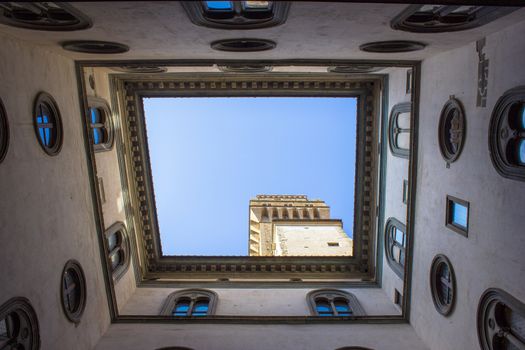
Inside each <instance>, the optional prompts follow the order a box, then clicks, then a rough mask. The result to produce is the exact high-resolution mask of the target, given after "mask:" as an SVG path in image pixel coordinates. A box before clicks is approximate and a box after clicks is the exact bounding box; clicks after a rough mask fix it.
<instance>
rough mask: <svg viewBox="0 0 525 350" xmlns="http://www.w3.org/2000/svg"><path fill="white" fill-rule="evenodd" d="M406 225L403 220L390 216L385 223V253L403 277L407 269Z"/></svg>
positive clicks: (393, 268) (391, 265)
mask: <svg viewBox="0 0 525 350" xmlns="http://www.w3.org/2000/svg"><path fill="white" fill-rule="evenodd" d="M405 251H406V227H405V225H404V224H403V223H401V221H399V220H397V219H395V218H389V219H388V220H387V222H386V225H385V253H386V259H387V262H388V265H389V266H390V267H391V268H392V270H393V271H394V272H395V273H396V274H397V275H398V276H399V277H400V278H401V279H403V275H404V271H405Z"/></svg>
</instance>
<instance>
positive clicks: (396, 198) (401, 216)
mask: <svg viewBox="0 0 525 350" xmlns="http://www.w3.org/2000/svg"><path fill="white" fill-rule="evenodd" d="M407 70H408V69H406V68H395V69H392V70H391V71H390V72H389V75H388V121H390V115H391V112H392V108H393V107H394V106H395V105H397V104H399V103H403V102H410V101H411V94H407V93H406V80H407ZM387 128H388V123H387ZM387 134H388V129H387ZM383 142H385V144H386V146H387V151H386V181H385V211H384V213H385V220H384V224H386V221H387V220H388V218H390V217H393V218H396V219H398V220H399V221H401V222H402V223H404V224H406V215H407V206H406V204H404V203H403V180H408V164H409V161H408V159H406V158H400V157H396V156H394V155H392V152H391V151H390V147H389V146H388V136H387V138H386V139H385V140H383ZM380 230H381V231H380V232H381V234H382V236H381V237H384V236H383V235H384V233H385V228H384V225H383V227H381V228H380ZM383 242H384V239H383ZM385 249H386V247H385ZM382 277H383V279H382V287H383V290H384V291H385V293H386V294H387V295H388V297H389V298H390V300H391V301H392V302H393V301H394V290H395V289H397V290H398V291H399V292H400V293H402V294H404V291H403V280H402V279H401V278H399V276H398V275H396V274H395V273H394V271H393V270H392V268H391V267H390V266H389V265H388V263H387V258H386V255H385V251H383V276H382Z"/></svg>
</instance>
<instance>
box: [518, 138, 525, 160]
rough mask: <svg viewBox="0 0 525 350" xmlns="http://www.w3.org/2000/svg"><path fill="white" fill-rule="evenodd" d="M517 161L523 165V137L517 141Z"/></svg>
mask: <svg viewBox="0 0 525 350" xmlns="http://www.w3.org/2000/svg"><path fill="white" fill-rule="evenodd" d="M518 162H519V163H520V164H521V165H525V139H521V140H520V141H519V142H518Z"/></svg>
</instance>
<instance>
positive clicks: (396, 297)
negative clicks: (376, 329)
mask: <svg viewBox="0 0 525 350" xmlns="http://www.w3.org/2000/svg"><path fill="white" fill-rule="evenodd" d="M394 303H395V304H396V305H397V306H399V307H403V295H402V294H401V293H400V292H399V291H398V290H397V289H394Z"/></svg>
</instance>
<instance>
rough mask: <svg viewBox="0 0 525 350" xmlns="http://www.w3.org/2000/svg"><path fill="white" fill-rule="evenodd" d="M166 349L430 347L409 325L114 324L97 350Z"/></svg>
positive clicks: (384, 349)
mask: <svg viewBox="0 0 525 350" xmlns="http://www.w3.org/2000/svg"><path fill="white" fill-rule="evenodd" d="M166 346H186V347H189V348H191V349H194V350H245V349H250V350H273V349H280V350H298V349H301V350H320V349H322V350H332V349H334V350H335V349H338V348H340V347H343V346H364V347H369V348H371V349H375V350H407V349H410V350H423V349H427V347H426V346H425V345H424V344H423V343H422V342H421V340H419V338H417V336H416V334H415V332H414V330H413V328H412V327H410V325H408V324H386V325H383V324H377V325H373V324H348V325H342V324H325V325H320V324H312V325H260V324H257V325H256V324H254V325H236V324H232V325H214V324H193V325H192V324H154V325H153V324H114V325H112V326H111V327H110V330H109V331H108V332H107V333H106V334H105V335H104V337H103V338H102V339H101V341H100V343H99V344H98V345H97V347H96V350H117V349H126V350H155V349H158V348H161V347H166Z"/></svg>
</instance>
